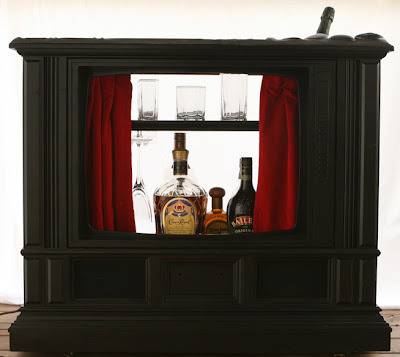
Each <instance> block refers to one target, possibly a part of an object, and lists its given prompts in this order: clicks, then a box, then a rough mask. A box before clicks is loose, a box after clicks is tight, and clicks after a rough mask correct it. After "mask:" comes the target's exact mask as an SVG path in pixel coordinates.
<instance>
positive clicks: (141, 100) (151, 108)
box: [131, 79, 158, 233]
mask: <svg viewBox="0 0 400 357" xmlns="http://www.w3.org/2000/svg"><path fill="white" fill-rule="evenodd" d="M138 113H139V114H138V120H157V119H158V80H156V79H141V80H139V85H138ZM153 137H154V135H153V133H151V132H146V131H144V132H143V131H136V132H132V134H131V142H132V152H134V153H135V154H136V165H133V167H135V166H136V175H135V178H134V179H133V183H132V198H133V209H134V211H135V224H136V231H137V232H141V233H154V227H153V226H154V224H153V210H152V208H151V203H150V202H151V201H150V199H149V196H148V194H147V191H146V187H145V185H144V181H143V177H142V168H141V165H142V163H141V161H142V160H141V156H142V147H143V146H145V145H147V144H148V143H149V142H150V141H151V140H153Z"/></svg>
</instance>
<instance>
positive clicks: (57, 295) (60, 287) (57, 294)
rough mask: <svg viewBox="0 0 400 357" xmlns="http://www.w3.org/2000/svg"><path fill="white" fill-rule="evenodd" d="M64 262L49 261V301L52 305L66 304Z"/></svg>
mask: <svg viewBox="0 0 400 357" xmlns="http://www.w3.org/2000/svg"><path fill="white" fill-rule="evenodd" d="M64 284H65V280H64V260H62V259H48V260H47V301H48V302H49V303H51V304H54V303H61V302H64Z"/></svg>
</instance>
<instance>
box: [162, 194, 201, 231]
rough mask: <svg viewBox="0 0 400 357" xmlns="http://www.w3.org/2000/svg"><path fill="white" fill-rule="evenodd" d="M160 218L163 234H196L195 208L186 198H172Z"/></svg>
mask: <svg viewBox="0 0 400 357" xmlns="http://www.w3.org/2000/svg"><path fill="white" fill-rule="evenodd" d="M161 217H162V219H161V220H162V225H163V230H164V234H195V233H196V217H197V212H196V207H195V206H194V205H193V204H192V202H190V201H189V200H188V199H186V198H183V197H174V198H172V199H171V200H169V201H168V202H167V203H166V204H165V206H164V208H163V210H162V214H161Z"/></svg>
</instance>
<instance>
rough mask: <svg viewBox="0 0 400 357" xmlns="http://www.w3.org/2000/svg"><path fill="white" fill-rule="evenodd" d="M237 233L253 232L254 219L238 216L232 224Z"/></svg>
mask: <svg viewBox="0 0 400 357" xmlns="http://www.w3.org/2000/svg"><path fill="white" fill-rule="evenodd" d="M231 224H232V227H233V230H234V232H235V233H246V232H253V217H251V216H236V217H235V218H234V220H233V221H232V222H231Z"/></svg>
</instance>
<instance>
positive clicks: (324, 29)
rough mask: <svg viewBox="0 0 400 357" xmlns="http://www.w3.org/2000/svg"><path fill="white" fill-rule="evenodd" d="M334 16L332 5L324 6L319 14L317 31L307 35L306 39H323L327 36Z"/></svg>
mask: <svg viewBox="0 0 400 357" xmlns="http://www.w3.org/2000/svg"><path fill="white" fill-rule="evenodd" d="M334 17H335V9H334V8H333V7H329V6H328V7H326V8H325V9H324V12H323V13H322V16H321V22H320V23H319V26H318V30H317V33H316V34H314V35H312V36H309V37H307V38H308V39H313V40H323V39H326V38H328V36H329V30H330V28H331V24H332V22H333V18H334Z"/></svg>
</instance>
